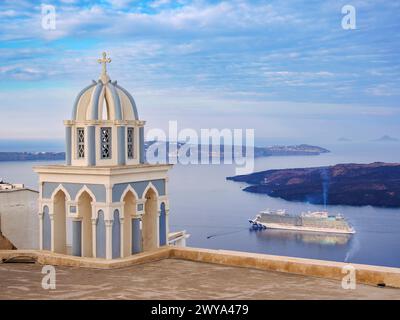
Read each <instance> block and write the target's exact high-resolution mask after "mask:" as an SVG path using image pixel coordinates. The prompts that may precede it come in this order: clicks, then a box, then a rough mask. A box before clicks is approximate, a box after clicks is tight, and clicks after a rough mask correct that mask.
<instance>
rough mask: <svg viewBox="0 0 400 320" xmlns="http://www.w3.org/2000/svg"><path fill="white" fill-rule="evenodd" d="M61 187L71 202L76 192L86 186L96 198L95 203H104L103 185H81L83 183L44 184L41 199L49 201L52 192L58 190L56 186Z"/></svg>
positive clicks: (104, 192) (104, 188) (104, 190)
mask: <svg viewBox="0 0 400 320" xmlns="http://www.w3.org/2000/svg"><path fill="white" fill-rule="evenodd" d="M60 185H61V186H63V187H64V188H65V189H66V190H67V192H68V193H69V196H70V197H71V200H75V198H76V195H77V194H78V192H79V191H80V190H81V189H82V188H83V186H85V185H86V186H87V187H88V188H89V190H90V191H92V192H93V194H94V196H95V197H96V201H98V202H105V201H106V187H105V186H104V185H103V184H91V183H89V184H83V183H65V182H60V183H58V182H44V183H43V189H42V198H43V199H51V195H52V194H53V192H54V190H55V189H56V188H58V186H60Z"/></svg>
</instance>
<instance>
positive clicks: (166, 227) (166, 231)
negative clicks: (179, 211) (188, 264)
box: [165, 208, 169, 246]
mask: <svg viewBox="0 0 400 320" xmlns="http://www.w3.org/2000/svg"><path fill="white" fill-rule="evenodd" d="M165 233H166V235H167V246H168V245H169V241H168V240H169V209H167V208H165Z"/></svg>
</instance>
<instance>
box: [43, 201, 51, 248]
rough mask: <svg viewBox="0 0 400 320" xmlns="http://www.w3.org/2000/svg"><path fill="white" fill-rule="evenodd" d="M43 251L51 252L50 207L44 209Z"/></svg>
mask: <svg viewBox="0 0 400 320" xmlns="http://www.w3.org/2000/svg"><path fill="white" fill-rule="evenodd" d="M42 232H43V233H42V241H43V250H51V221H50V213H49V207H48V206H44V207H43V230H42Z"/></svg>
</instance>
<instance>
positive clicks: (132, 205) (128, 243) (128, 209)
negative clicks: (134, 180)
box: [122, 190, 136, 257]
mask: <svg viewBox="0 0 400 320" xmlns="http://www.w3.org/2000/svg"><path fill="white" fill-rule="evenodd" d="M122 201H123V202H124V226H123V230H124V239H123V247H124V252H123V255H124V257H127V256H130V255H131V254H132V218H133V216H134V215H136V197H135V195H134V194H133V192H132V191H130V190H129V191H128V192H127V193H126V194H125V197H124V198H123V200H122Z"/></svg>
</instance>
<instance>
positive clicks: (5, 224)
mask: <svg viewBox="0 0 400 320" xmlns="http://www.w3.org/2000/svg"><path fill="white" fill-rule="evenodd" d="M38 196H39V193H38V192H36V191H33V190H30V189H14V190H4V191H0V228H1V232H2V233H3V235H4V236H6V237H7V238H8V239H9V240H10V241H11V242H12V243H13V244H14V245H15V246H16V247H17V249H38V248H39V218H38V214H37V210H38V209H37V200H38Z"/></svg>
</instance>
